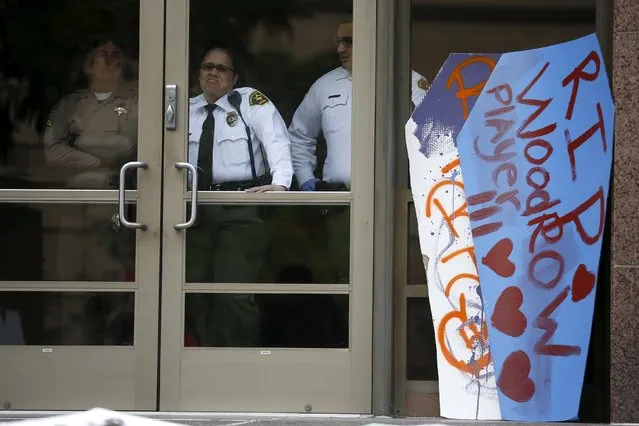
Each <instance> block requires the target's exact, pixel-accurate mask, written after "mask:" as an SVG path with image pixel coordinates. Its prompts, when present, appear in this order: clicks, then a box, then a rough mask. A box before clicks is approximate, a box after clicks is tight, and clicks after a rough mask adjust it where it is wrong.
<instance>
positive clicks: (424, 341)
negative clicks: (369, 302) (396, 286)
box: [406, 297, 437, 380]
mask: <svg viewBox="0 0 639 426" xmlns="http://www.w3.org/2000/svg"><path fill="white" fill-rule="evenodd" d="M406 303H407V309H408V311H407V317H406V318H407V324H406V326H407V328H408V329H407V332H406V379H407V380H437V351H436V348H435V332H434V330H433V317H432V315H431V312H430V306H429V304H428V299H426V298H420V297H409V298H408V299H407V300H406Z"/></svg>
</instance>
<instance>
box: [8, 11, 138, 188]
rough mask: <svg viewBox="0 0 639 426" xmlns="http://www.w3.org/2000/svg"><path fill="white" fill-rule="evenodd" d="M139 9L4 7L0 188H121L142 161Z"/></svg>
mask: <svg viewBox="0 0 639 426" xmlns="http://www.w3.org/2000/svg"><path fill="white" fill-rule="evenodd" d="M139 9H140V6H139V2H138V1H121V2H107V3H104V2H85V1H81V0H61V1H56V2H43V3H38V4H35V3H32V4H30V3H25V2H20V1H6V2H2V3H1V4H0V29H1V30H0V31H1V32H0V34H1V35H0V43H1V45H2V59H1V60H0V188H19V189H28V188H67V189H115V188H116V186H117V182H118V179H117V174H118V171H119V168H120V167H121V165H122V164H123V163H124V162H126V161H131V160H132V159H135V158H136V156H137V97H138V96H137V60H138V43H139V35H138V32H139V23H138V20H139ZM34 28H38V29H39V30H38V33H37V34H36V33H35V32H34V31H33V29H34Z"/></svg>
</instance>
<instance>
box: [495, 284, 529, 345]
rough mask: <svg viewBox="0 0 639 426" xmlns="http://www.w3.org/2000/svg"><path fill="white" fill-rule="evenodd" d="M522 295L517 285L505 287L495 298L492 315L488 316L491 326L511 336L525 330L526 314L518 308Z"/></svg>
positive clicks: (518, 334) (515, 335) (517, 335)
mask: <svg viewBox="0 0 639 426" xmlns="http://www.w3.org/2000/svg"><path fill="white" fill-rule="evenodd" d="M523 301H524V295H523V294H522V292H521V290H520V289H519V287H515V286H510V287H506V288H505V289H504V291H502V292H501V294H500V295H499V297H498V298H497V303H495V310H494V311H493V316H492V317H490V320H491V321H492V324H493V327H495V328H496V329H497V330H499V331H501V332H502V333H504V334H507V335H509V336H511V337H519V336H521V335H522V334H524V331H525V330H526V324H527V323H528V321H527V320H526V316H525V315H524V314H523V312H521V310H519V308H520V307H521V304H522V303H523Z"/></svg>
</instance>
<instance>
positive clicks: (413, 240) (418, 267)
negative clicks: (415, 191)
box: [407, 203, 426, 285]
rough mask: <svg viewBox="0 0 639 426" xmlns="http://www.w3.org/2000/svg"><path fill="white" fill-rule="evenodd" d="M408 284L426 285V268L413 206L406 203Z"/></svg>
mask: <svg viewBox="0 0 639 426" xmlns="http://www.w3.org/2000/svg"><path fill="white" fill-rule="evenodd" d="M407 279H408V285H426V269H425V265H424V260H423V256H422V250H421V247H420V245H419V232H418V229H417V216H416V215H415V206H414V204H413V203H409V204H408V278H407Z"/></svg>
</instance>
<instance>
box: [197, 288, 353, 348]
mask: <svg viewBox="0 0 639 426" xmlns="http://www.w3.org/2000/svg"><path fill="white" fill-rule="evenodd" d="M185 315H186V318H185V324H186V329H185V334H184V345H185V346H186V347H198V346H199V347H266V348H348V295H346V294H252V293H243V294H240V293H233V294H231V293H187V294H186V300H185Z"/></svg>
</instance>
